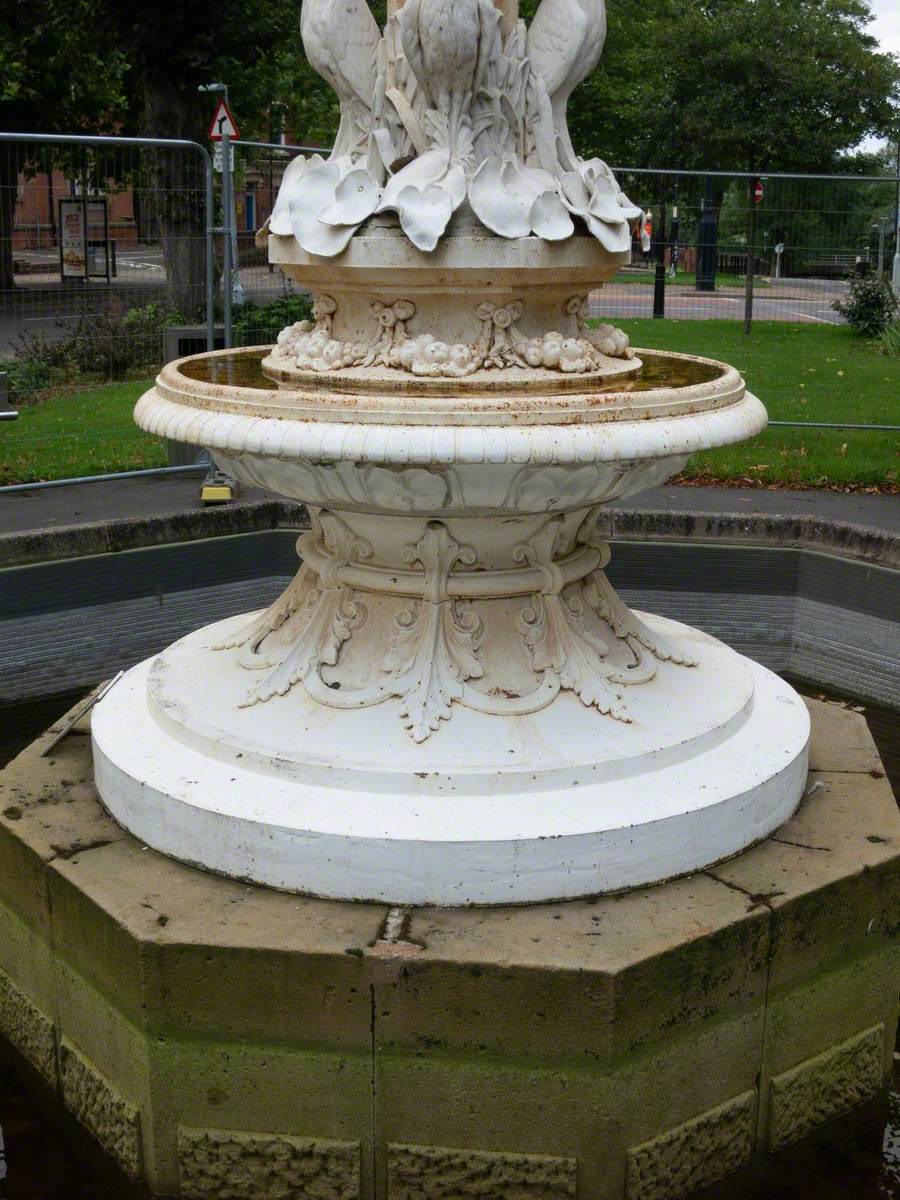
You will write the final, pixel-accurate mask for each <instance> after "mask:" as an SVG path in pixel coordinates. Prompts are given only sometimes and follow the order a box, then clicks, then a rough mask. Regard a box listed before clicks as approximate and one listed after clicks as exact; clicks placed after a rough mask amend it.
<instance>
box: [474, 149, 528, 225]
mask: <svg viewBox="0 0 900 1200" xmlns="http://www.w3.org/2000/svg"><path fill="white" fill-rule="evenodd" d="M503 175H504V173H503V169H502V167H501V166H500V164H499V163H498V162H497V161H496V159H490V158H487V159H485V160H484V162H483V163H482V164H481V166H480V167H479V168H478V170H477V171H476V172H475V174H474V175H473V176H472V180H471V182H470V184H469V203H470V204H471V205H472V210H473V212H474V213H475V215H476V217H478V219H479V221H481V223H482V225H486V226H487V227H488V229H491V230H493V232H494V233H498V234H499V235H500V236H501V237H508V238H517V237H528V235H529V233H531V222H530V221H529V219H528V214H529V212H530V209H531V205H532V204H533V203H534V198H533V196H532V194H531V193H530V191H529V193H528V196H527V204H526V203H525V198H524V197H522V196H521V195H518V194H517V193H516V192H515V191H514V190H513V189H511V188H509V187H507V185H506V181H505V179H504V177H503Z"/></svg>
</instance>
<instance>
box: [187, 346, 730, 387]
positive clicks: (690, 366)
mask: <svg viewBox="0 0 900 1200" xmlns="http://www.w3.org/2000/svg"><path fill="white" fill-rule="evenodd" d="M270 353H271V347H268V346H267V347H265V348H263V349H255V350H236V351H232V352H231V353H228V354H216V355H204V354H201V355H197V356H195V357H193V358H190V359H188V360H187V361H186V362H184V363H182V364H181V366H180V367H179V368H178V369H179V370H180V372H181V374H182V375H185V376H186V377H187V378H188V379H196V380H199V381H200V382H201V383H213V384H227V385H228V386H229V387H234V388H255V389H264V390H266V391H268V390H271V388H273V387H277V386H278V384H277V382H276V381H275V380H273V379H272V378H270V376H268V375H266V373H265V372H264V371H263V369H262V360H263V359H264V358H266V357H267V356H268V355H269V354H270ZM637 353H638V355H639V357H640V359H641V361H642V362H643V364H644V365H643V367H642V369H641V371H640V374H639V375H637V376H636V377H634V378H627V379H623V378H621V377H619V378H617V379H614V380H610V381H609V382H608V383H596V382H594V381H592V382H591V383H590V390H591V391H592V392H619V393H621V392H649V391H653V390H654V389H656V388H686V387H692V386H695V385H696V384H698V383H708V382H709V381H710V380H712V379H718V378H719V376H720V375H721V374H722V372H723V368H722V367H721V366H720V365H717V364H714V363H706V362H698V361H697V360H696V359H686V358H684V357H681V356H679V355H674V354H657V353H655V352H654V351H652V350H640V351H638V352H637ZM285 386H286V387H290V386H293V385H285Z"/></svg>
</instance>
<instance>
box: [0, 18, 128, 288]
mask: <svg viewBox="0 0 900 1200" xmlns="http://www.w3.org/2000/svg"><path fill="white" fill-rule="evenodd" d="M93 9H94V5H93V4H92V3H91V0H65V3H63V0H3V3H2V14H3V15H2V19H0V129H2V130H4V131H7V132H22V133H27V132H32V131H34V132H40V133H75V132H77V131H78V130H84V131H85V132H95V131H106V132H109V131H110V130H111V129H112V128H113V122H114V119H115V118H114V114H115V113H116V111H117V110H118V109H119V108H120V107H121V105H122V103H123V101H124V93H123V90H122V80H123V77H124V73H125V60H124V58H123V56H122V55H121V54H120V53H119V52H118V51H116V50H115V49H114V48H113V49H112V50H110V49H109V47H108V45H106V44H105V43H104V41H103V40H102V39H98V38H97V36H96V31H95V30H94V29H93V27H92V26H93ZM73 64H77V70H74V69H73ZM33 153H34V152H33V148H32V149H31V150H29V148H28V146H27V145H23V144H21V143H19V144H16V143H8V144H7V145H5V146H0V289H2V290H3V291H6V290H8V289H10V288H12V287H13V286H14V279H13V255H12V238H13V227H14V221H15V209H16V190H17V181H18V177H19V174H20V172H22V171H23V170H24V171H26V172H28V171H29V170H33V169H34V160H33V157H30V156H33Z"/></svg>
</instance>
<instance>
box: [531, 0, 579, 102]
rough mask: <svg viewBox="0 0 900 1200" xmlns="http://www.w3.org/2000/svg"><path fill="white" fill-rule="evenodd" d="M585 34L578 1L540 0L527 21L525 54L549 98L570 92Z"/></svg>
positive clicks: (576, 81)
mask: <svg viewBox="0 0 900 1200" xmlns="http://www.w3.org/2000/svg"><path fill="white" fill-rule="evenodd" d="M587 33H588V17H587V14H586V12H585V11H584V9H583V8H582V6H581V4H579V2H578V0H542V3H541V6H540V8H539V9H538V10H537V12H536V13H535V16H534V20H533V21H532V22H531V26H530V27H529V30H528V37H527V40H526V43H525V45H526V54H527V55H528V58H529V59H530V61H531V65H532V67H533V69H534V71H535V72H536V74H537V75H538V76H539V77H540V78H541V79H542V80H543V83H544V86H545V87H546V89H547V94H548V95H549V96H550V97H551V98H552V97H553V96H554V95H555V93H556V92H558V91H560V90H562V89H565V90H566V92H567V93H568V92H571V91H572V90H573V88H574V87H575V86H576V84H578V83H580V82H581V80H580V79H572V78H571V76H572V74H573V69H574V68H576V67H577V65H578V60H579V58H580V56H581V51H582V46H583V44H584V40H585V37H586V36H587Z"/></svg>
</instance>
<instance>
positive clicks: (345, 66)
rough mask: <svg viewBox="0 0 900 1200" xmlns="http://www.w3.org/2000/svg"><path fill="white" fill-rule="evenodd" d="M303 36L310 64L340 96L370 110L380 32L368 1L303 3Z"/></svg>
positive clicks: (346, 0)
mask: <svg viewBox="0 0 900 1200" xmlns="http://www.w3.org/2000/svg"><path fill="white" fill-rule="evenodd" d="M300 33H301V36H302V38H303V46H304V49H305V50H306V56H307V58H308V59H309V61H310V63H311V64H312V66H313V67H314V68H315V69H316V71H318V73H319V74H320V75H321V76H322V78H323V79H325V80H326V81H327V82H328V83H330V84H331V86H332V87H333V88H334V90H335V91H336V92H337V94H338V96H339V97H340V98H341V99H342V100H350V99H354V98H355V99H357V100H361V101H362V102H363V103H364V104H365V105H366V106H368V107H371V104H372V97H373V95H374V92H375V81H376V76H377V56H378V46H379V43H380V42H381V30H380V29H379V28H378V25H377V23H376V21H375V18H374V17H373V16H372V11H371V9H370V8H369V6H368V4H366V2H365V0H304V3H303V8H302V10H301V13H300Z"/></svg>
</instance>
